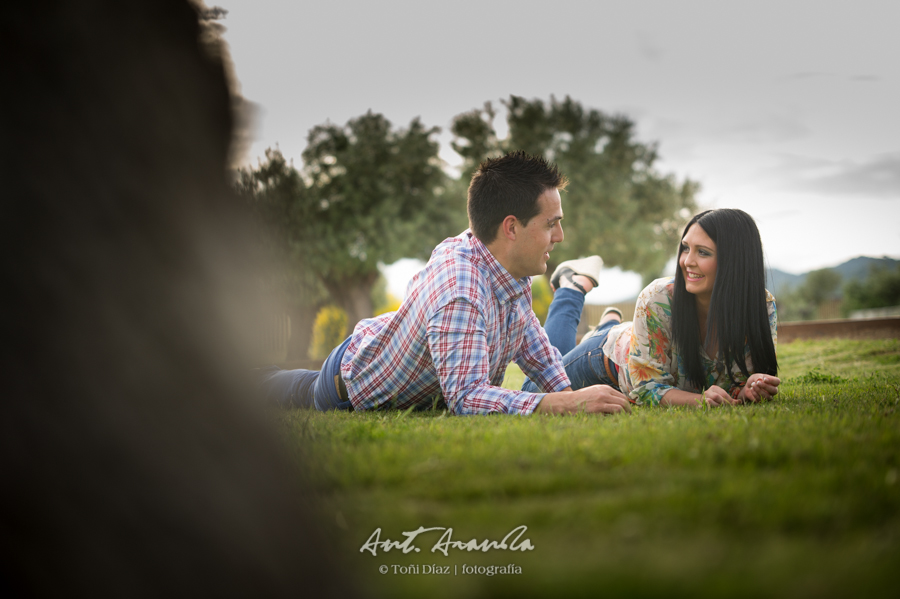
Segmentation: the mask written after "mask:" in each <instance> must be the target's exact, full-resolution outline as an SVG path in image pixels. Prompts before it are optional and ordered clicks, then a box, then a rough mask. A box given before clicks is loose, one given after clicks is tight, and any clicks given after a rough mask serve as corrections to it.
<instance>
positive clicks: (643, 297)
mask: <svg viewBox="0 0 900 599" xmlns="http://www.w3.org/2000/svg"><path fill="white" fill-rule="evenodd" d="M674 292H675V278H674V277H667V278H663V279H657V280H655V281H653V282H652V283H650V284H649V285H648V286H647V287H646V288H645V289H644V290H643V291H642V292H641V294H640V295H639V296H638V299H637V303H636V304H635V308H634V322H633V323H632V322H623V323H622V324H620V325H616V326H615V327H614V328H613V329H612V330H610V332H609V336H608V337H607V339H606V343H605V344H604V345H603V353H605V354H606V355H607V356H608V357H609V358H610V360H612V361H613V362H615V364H616V365H617V366H618V367H619V388H620V389H621V390H622V392H623V393H628V394H629V396H630V397H631V398H632V399H634V400H635V401H637V402H638V403H639V404H642V405H658V404H659V402H660V400H661V399H662V396H663V395H665V394H666V393H667V392H668V391H669V390H670V389H675V388H678V389H682V390H684V391H693V392H698V393H699V392H700V391H701V389H694V388H693V386H692V385H691V383H690V382H689V381H688V377H687V372H686V371H685V368H684V364H683V362H682V360H681V356H680V355H678V348H677V347H676V346H675V344H674V343H673V342H672V296H673V295H674ZM766 304H767V306H768V313H769V329H770V330H771V331H772V342H773V343H775V344H776V345H777V343H778V333H777V317H776V312H775V298H774V297H772V294H771V293H769V292H768V291H766ZM700 358H701V362H702V364H703V369H704V371H705V372H706V386H705V388H707V389H708V388H709V387H710V386H712V385H718V386H720V387H722V388H723V389H725V390H726V391H730V390H731V388H732V385H731V379H730V378H729V377H728V372H727V370H726V369H725V363H724V361H721V360H714V359H712V358H710V357H709V356H708V355H707V354H706V351H705V349H703V348H702V347H701V349H700ZM746 364H747V370H748V371H749V372H750V373H752V372H753V365H752V363H751V361H750V347H749V346H747V348H746ZM731 370H732V372H733V373H734V380H735V381H736V382H737V383H738V384H742V383H743V382H745V381H746V378H747V377H745V376H744V375H743V374H742V373H741V370H740V368H739V367H738V365H737V364H732V369H731Z"/></svg>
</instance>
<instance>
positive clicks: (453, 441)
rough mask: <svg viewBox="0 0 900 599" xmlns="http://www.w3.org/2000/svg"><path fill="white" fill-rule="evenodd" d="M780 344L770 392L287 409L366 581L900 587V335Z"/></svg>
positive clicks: (790, 591) (732, 588)
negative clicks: (462, 412) (562, 404)
mask: <svg viewBox="0 0 900 599" xmlns="http://www.w3.org/2000/svg"><path fill="white" fill-rule="evenodd" d="M779 360H780V361H781V364H782V377H783V379H785V381H786V382H785V383H784V384H783V386H782V392H781V393H780V394H779V396H778V397H777V399H776V400H774V401H772V402H770V403H767V404H762V405H749V406H739V407H735V408H722V409H717V410H706V409H704V410H700V409H693V410H692V409H659V408H656V409H652V408H637V409H635V410H634V411H633V413H632V414H630V415H622V416H612V417H603V416H590V415H578V416H569V417H530V418H523V417H511V416H492V417H467V418H462V417H453V416H448V415H447V413H446V412H434V411H431V412H425V413H399V412H382V413H331V414H322V413H317V412H308V411H289V412H284V413H282V414H281V415H280V417H281V418H282V420H283V422H284V423H285V426H286V428H287V431H288V437H289V440H290V441H291V442H292V443H293V444H294V446H295V447H297V449H298V451H300V452H303V453H304V454H306V456H307V458H308V461H311V462H312V463H313V464H314V467H313V468H312V470H311V472H310V477H311V480H312V484H313V486H314V487H315V488H316V489H317V490H318V491H319V493H320V494H321V496H322V500H323V504H324V505H326V506H327V508H326V509H325V513H324V516H322V518H323V520H324V522H323V525H324V526H325V528H326V530H327V531H328V532H329V534H331V535H332V537H333V538H334V539H336V540H337V547H336V549H335V551H337V557H338V558H339V560H340V561H341V562H342V563H343V564H344V567H345V569H346V571H347V572H348V576H352V578H354V579H356V580H357V581H358V586H359V587H360V589H361V590H362V591H363V592H364V593H365V594H367V595H369V596H374V597H435V598H439V597H498V596H499V597H503V596H509V597H545V596H546V597H577V596H584V597H616V596H622V597H658V596H666V597H678V596H682V597H688V596H690V597H698V596H709V597H726V596H727V597H730V596H740V597H748V598H749V597H753V598H759V597H769V596H778V597H798V596H800V597H839V596H859V597H870V596H884V597H888V596H890V597H894V596H900V582H898V576H900V574H898V565H900V342H898V341H897V340H890V341H819V342H799V341H798V342H794V343H792V344H787V345H783V346H781V347H779ZM520 377H521V373H515V372H514V370H513V369H511V371H510V373H509V375H508V381H507V383H506V384H507V385H508V386H515V385H516V384H517V381H518V380H520ZM520 525H524V526H527V531H526V532H525V534H524V535H523V537H522V539H524V538H528V539H529V540H530V542H531V544H532V545H533V547H534V549H533V550H530V551H524V552H523V551H510V550H507V551H503V550H498V549H493V550H491V551H487V552H480V551H479V552H475V551H473V552H468V551H465V550H462V549H450V550H449V556H447V557H445V556H444V555H443V554H441V553H439V552H436V553H435V552H432V551H431V549H432V546H433V545H434V544H435V543H437V542H438V540H439V539H440V537H441V534H442V532H443V531H432V532H427V533H422V534H421V535H420V536H419V537H418V538H417V539H416V540H415V545H416V546H418V547H419V548H420V550H421V551H420V552H418V553H417V552H414V551H413V552H411V553H408V554H405V555H404V554H403V553H402V552H401V551H400V550H398V549H393V550H391V551H390V552H387V553H385V552H384V551H383V549H381V548H379V550H378V555H376V556H373V555H371V554H369V553H361V552H360V548H361V547H362V546H363V544H364V543H365V542H366V541H367V539H369V537H370V535H371V534H372V533H373V531H375V529H376V528H381V531H382V534H381V541H384V540H386V539H388V538H389V539H390V540H393V541H402V540H403V539H404V537H403V534H402V533H403V532H410V531H414V530H416V529H417V528H419V527H420V526H423V527H444V528H447V527H450V528H452V529H453V532H452V539H453V540H455V541H463V542H468V541H470V540H472V539H473V538H475V539H477V541H478V542H479V543H480V542H482V541H484V540H485V539H488V540H496V541H497V542H499V541H500V540H501V539H502V538H503V537H504V536H505V535H506V534H507V533H509V532H510V531H512V530H513V529H514V528H516V527H517V526H520ZM464 564H465V565H467V566H471V565H473V564H479V565H483V566H489V565H498V566H500V565H507V564H515V565H516V566H517V567H518V568H521V573H520V574H497V575H495V576H487V575H483V574H468V573H466V574H464V573H463V571H462V568H463V565H464ZM395 565H396V566H398V567H399V566H413V567H414V568H415V567H418V571H419V574H413V573H410V574H405V575H404V574H400V573H399V572H395V571H394V568H393V567H394V566H395ZM432 565H438V566H449V567H450V574H447V575H438V574H426V573H425V572H426V571H427V570H428V569H429V567H430V566H432ZM380 566H388V569H389V570H388V573H386V574H381V573H379V567H380ZM454 568H456V574H454ZM351 573H352V574H351Z"/></svg>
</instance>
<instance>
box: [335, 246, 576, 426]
mask: <svg viewBox="0 0 900 599" xmlns="http://www.w3.org/2000/svg"><path fill="white" fill-rule="evenodd" d="M512 361H515V362H516V363H517V364H518V365H519V367H520V368H522V370H523V371H524V372H525V374H526V375H527V376H528V378H530V379H531V380H532V381H534V382H535V383H536V384H537V385H538V387H539V388H540V389H543V390H544V391H547V392H552V391H561V390H562V389H565V388H566V387H568V386H569V378H568V377H567V376H566V371H565V369H564V368H563V365H562V356H560V353H559V350H557V349H556V348H555V347H553V346H551V345H550V341H549V340H548V339H547V334H546V333H545V332H544V329H543V328H541V325H540V323H539V322H538V319H537V317H536V316H535V315H534V312H533V311H532V310H531V279H530V278H529V277H525V278H523V279H519V280H516V279H514V278H513V277H512V275H510V274H509V273H508V272H507V271H506V269H504V268H503V267H502V266H501V265H500V263H499V262H497V259H496V258H494V256H493V255H492V254H491V253H490V251H488V249H487V248H486V247H485V246H484V244H483V243H481V241H479V240H478V239H477V238H476V237H474V236H473V235H472V234H471V232H469V231H465V232H464V233H462V234H460V235H459V236H458V237H453V238H450V239H446V240H444V241H443V242H442V243H441V244H440V245H438V246H437V247H436V248H435V249H434V251H433V252H432V254H431V259H430V260H429V261H428V264H427V265H426V266H425V268H424V269H422V271H421V272H419V273H418V274H417V275H416V276H415V277H413V279H412V281H410V283H409V287H408V288H407V297H406V299H405V300H404V301H403V304H401V306H400V309H399V310H398V311H397V312H391V313H389V314H382V315H381V316H377V317H375V318H370V319H367V320H363V321H361V322H360V323H359V324H357V325H356V328H355V329H354V331H353V337H352V340H351V341H350V345H349V346H347V350H346V352H344V357H343V359H342V360H341V377H342V378H343V379H344V382H345V383H346V385H347V392H348V394H349V396H350V401H351V402H352V403H353V407H354V408H355V409H357V410H372V409H378V408H385V407H396V408H399V409H405V408H409V407H413V406H415V407H429V406H431V405H433V402H435V401H436V400H437V399H438V398H440V397H441V396H442V397H443V399H444V401H445V402H446V404H447V406H448V407H449V408H450V410H451V411H452V412H454V413H456V414H489V413H493V412H501V413H507V414H531V413H532V412H533V411H534V408H535V407H536V406H537V404H538V403H539V402H540V400H541V399H542V398H543V397H544V394H541V393H537V394H536V393H526V392H525V391H513V390H509V389H503V388H502V387H501V385H502V384H503V377H504V374H505V373H506V367H507V365H509V363H510V362H512Z"/></svg>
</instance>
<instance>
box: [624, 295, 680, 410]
mask: <svg viewBox="0 0 900 599" xmlns="http://www.w3.org/2000/svg"><path fill="white" fill-rule="evenodd" d="M670 282H671V279H659V280H656V281H654V282H652V283H651V284H650V285H648V286H647V287H646V288H645V289H644V290H643V291H642V292H641V294H640V295H639V296H638V299H637V303H636V304H635V308H634V324H633V325H632V330H631V344H630V349H629V352H628V377H629V379H630V380H631V383H632V385H633V388H634V389H633V391H632V392H631V396H632V397H633V398H634V399H636V400H638V402H640V403H641V404H643V405H658V404H659V403H660V402H661V401H662V399H663V398H664V397H665V396H666V395H668V394H669V393H671V392H672V391H673V390H675V383H676V379H675V372H676V370H677V366H676V364H675V363H674V360H673V354H672V310H671V307H670V306H671V300H670V298H671V294H670V293H668V292H667V286H668V285H669V284H670Z"/></svg>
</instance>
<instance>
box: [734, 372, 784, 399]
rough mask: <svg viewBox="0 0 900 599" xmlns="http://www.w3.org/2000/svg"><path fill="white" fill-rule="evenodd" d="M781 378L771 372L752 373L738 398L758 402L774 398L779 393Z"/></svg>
mask: <svg viewBox="0 0 900 599" xmlns="http://www.w3.org/2000/svg"><path fill="white" fill-rule="evenodd" d="M780 384H781V379H780V378H778V377H777V376H772V375H771V374H751V375H750V378H748V379H747V383H746V384H745V385H744V388H743V389H741V392H740V393H739V394H738V399H740V400H742V401H749V402H754V403H755V402H757V401H760V400H763V399H765V400H769V399H772V397H774V396H775V395H777V394H778V385H780Z"/></svg>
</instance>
